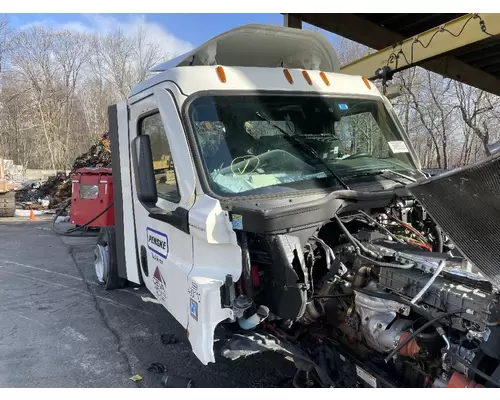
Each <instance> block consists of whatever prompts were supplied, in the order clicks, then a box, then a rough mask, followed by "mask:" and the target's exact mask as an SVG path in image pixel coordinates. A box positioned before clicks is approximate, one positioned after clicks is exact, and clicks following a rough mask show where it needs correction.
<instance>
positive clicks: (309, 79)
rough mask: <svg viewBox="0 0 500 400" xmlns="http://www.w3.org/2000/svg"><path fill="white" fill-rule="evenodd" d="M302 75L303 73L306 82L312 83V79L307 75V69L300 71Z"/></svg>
mask: <svg viewBox="0 0 500 400" xmlns="http://www.w3.org/2000/svg"><path fill="white" fill-rule="evenodd" d="M302 75H304V78H305V80H306V81H307V83H308V84H309V85H312V84H313V81H312V80H311V77H310V76H309V74H308V73H307V71H302Z"/></svg>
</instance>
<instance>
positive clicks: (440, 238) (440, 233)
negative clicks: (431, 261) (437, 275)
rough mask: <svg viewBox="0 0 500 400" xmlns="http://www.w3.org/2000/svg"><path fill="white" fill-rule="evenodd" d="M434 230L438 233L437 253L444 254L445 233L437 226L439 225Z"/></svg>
mask: <svg viewBox="0 0 500 400" xmlns="http://www.w3.org/2000/svg"><path fill="white" fill-rule="evenodd" d="M434 230H435V231H436V247H437V249H436V251H437V252H438V253H442V252H443V247H444V246H443V231H442V229H441V228H440V227H439V226H437V224H435V225H434Z"/></svg>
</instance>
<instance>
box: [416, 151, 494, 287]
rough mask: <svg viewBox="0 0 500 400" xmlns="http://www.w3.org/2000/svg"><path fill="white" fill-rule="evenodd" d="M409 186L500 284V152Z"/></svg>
mask: <svg viewBox="0 0 500 400" xmlns="http://www.w3.org/2000/svg"><path fill="white" fill-rule="evenodd" d="M408 189H409V190H410V192H411V193H412V194H413V195H414V196H415V198H416V199H417V200H418V201H420V202H421V203H422V205H423V206H424V207H425V208H426V209H427V211H428V212H429V213H430V214H431V215H432V217H433V218H434V219H435V221H436V222H437V224H438V225H439V226H440V227H441V228H442V229H443V230H444V231H445V232H446V234H447V235H448V236H449V237H450V238H451V239H452V241H453V242H454V243H455V244H456V245H457V246H458V248H459V249H460V250H461V251H462V253H463V254H464V255H465V256H466V257H467V258H468V259H469V260H470V261H471V262H472V263H473V264H474V265H475V266H476V267H477V268H478V269H479V270H480V271H481V272H482V273H483V274H484V275H485V276H486V277H487V278H489V279H490V280H491V281H492V283H493V284H495V285H496V286H497V287H500V152H498V153H496V154H494V155H492V156H490V157H488V158H486V159H484V160H481V161H479V162H477V163H474V164H471V165H468V166H465V167H462V168H458V169H455V170H453V171H450V172H447V173H444V174H441V175H437V176H435V177H433V178H430V179H428V180H425V181H422V182H417V183H414V184H412V185H410V186H408Z"/></svg>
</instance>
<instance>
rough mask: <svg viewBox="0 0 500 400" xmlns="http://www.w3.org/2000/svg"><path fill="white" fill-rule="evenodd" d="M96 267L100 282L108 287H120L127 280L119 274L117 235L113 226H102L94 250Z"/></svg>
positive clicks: (108, 288) (107, 288)
mask: <svg viewBox="0 0 500 400" xmlns="http://www.w3.org/2000/svg"><path fill="white" fill-rule="evenodd" d="M94 267H95V273H96V276H97V280H98V282H99V283H100V284H101V285H102V286H103V287H104V288H105V289H106V290H113V289H120V288H122V287H124V286H125V283H126V280H125V279H123V278H120V277H119V276H118V263H117V259H116V236H115V230H114V229H113V228H102V229H101V232H100V234H99V237H98V238H97V244H96V247H95V250H94Z"/></svg>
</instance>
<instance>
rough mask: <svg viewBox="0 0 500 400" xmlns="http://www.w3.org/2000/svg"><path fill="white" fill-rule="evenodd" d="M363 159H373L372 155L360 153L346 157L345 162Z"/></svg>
mask: <svg viewBox="0 0 500 400" xmlns="http://www.w3.org/2000/svg"><path fill="white" fill-rule="evenodd" d="M361 157H373V156H372V155H371V154H370V153H358V154H351V155H350V156H347V157H344V158H343V160H348V159H350V158H351V159H352V158H361Z"/></svg>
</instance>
